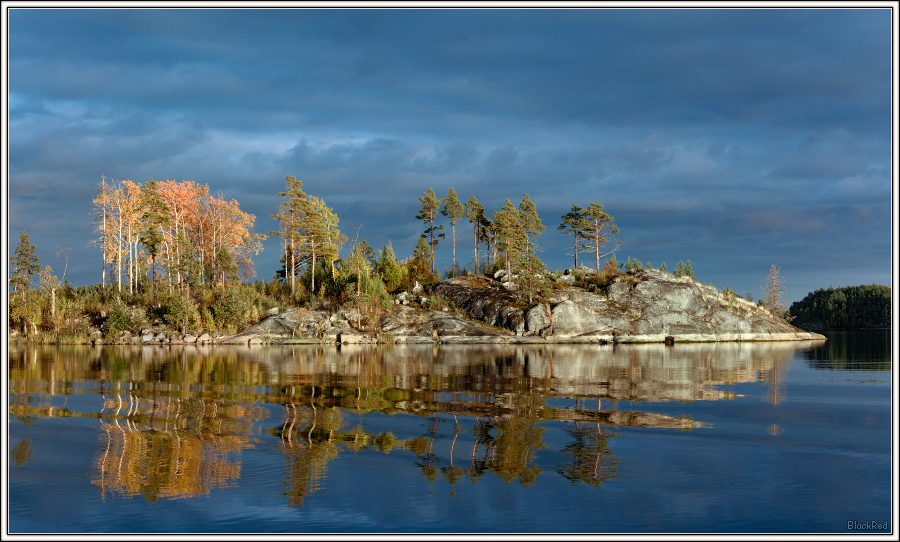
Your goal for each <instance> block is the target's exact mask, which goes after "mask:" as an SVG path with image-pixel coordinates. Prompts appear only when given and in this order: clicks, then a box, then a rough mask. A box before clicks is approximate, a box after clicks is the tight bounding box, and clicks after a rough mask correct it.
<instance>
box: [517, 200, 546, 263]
mask: <svg viewBox="0 0 900 542" xmlns="http://www.w3.org/2000/svg"><path fill="white" fill-rule="evenodd" d="M519 221H520V222H521V224H522V230H523V232H524V233H525V251H526V252H527V253H528V254H532V253H534V252H535V251H536V250H537V244H536V243H535V242H534V241H533V238H535V237H540V235H541V233H542V232H543V231H544V230H545V229H547V228H545V227H544V225H543V224H542V223H541V219H540V217H539V216H538V212H537V207H535V205H534V203H533V202H532V201H531V198H530V197H529V196H528V194H525V195H523V196H522V202H521V203H519Z"/></svg>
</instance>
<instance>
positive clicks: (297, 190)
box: [270, 175, 315, 296]
mask: <svg viewBox="0 0 900 542" xmlns="http://www.w3.org/2000/svg"><path fill="white" fill-rule="evenodd" d="M285 180H286V182H287V184H286V185H285V191H284V192H279V193H278V195H279V196H281V197H283V198H284V199H285V201H284V202H283V203H282V204H281V208H280V209H279V211H278V213H276V214H274V215H272V218H273V219H275V220H278V221H279V222H280V223H281V231H273V232H271V233H270V235H277V236H279V237H281V238H282V239H283V240H284V241H283V242H284V256H285V260H284V265H285V269H286V270H287V271H288V272H289V273H290V276H291V296H293V295H294V292H295V290H296V287H295V276H296V274H297V263H298V262H297V247H296V245H297V242H298V238H299V229H300V228H299V226H300V216H301V213H302V205H303V201H304V200H305V199H306V193H305V192H303V189H302V186H303V182H302V181H299V180H297V178H296V177H292V176H290V175H287V176H285ZM288 264H290V265H288ZM313 274H315V273H313ZM285 280H287V277H286V276H285Z"/></svg>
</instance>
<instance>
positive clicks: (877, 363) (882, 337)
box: [801, 330, 891, 371]
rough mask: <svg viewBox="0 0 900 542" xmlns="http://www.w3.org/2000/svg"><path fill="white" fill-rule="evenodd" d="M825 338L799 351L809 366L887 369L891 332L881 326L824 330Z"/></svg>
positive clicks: (872, 369) (856, 369)
mask: <svg viewBox="0 0 900 542" xmlns="http://www.w3.org/2000/svg"><path fill="white" fill-rule="evenodd" d="M825 335H826V336H827V337H828V340H827V341H825V342H822V343H818V344H817V346H816V347H815V348H810V349H809V350H806V351H804V352H803V353H802V354H801V355H802V356H803V357H804V358H805V359H806V360H807V362H808V363H809V366H810V367H812V368H813V369H827V370H838V371H890V370H891V334H890V333H885V332H884V331H881V330H860V331H828V332H825Z"/></svg>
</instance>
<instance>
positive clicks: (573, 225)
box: [556, 205, 590, 267]
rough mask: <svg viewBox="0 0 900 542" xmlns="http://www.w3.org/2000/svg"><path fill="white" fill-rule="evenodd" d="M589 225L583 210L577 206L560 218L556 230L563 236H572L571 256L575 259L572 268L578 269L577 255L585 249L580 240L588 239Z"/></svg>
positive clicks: (585, 246)
mask: <svg viewBox="0 0 900 542" xmlns="http://www.w3.org/2000/svg"><path fill="white" fill-rule="evenodd" d="M589 228H590V224H589V222H588V220H587V217H586V216H585V214H584V209H582V208H581V207H579V206H578V205H573V206H572V209H571V210H570V211H569V212H568V213H566V214H564V215H563V216H562V223H560V225H559V227H558V228H556V229H558V230H560V231H562V232H563V235H571V236H572V256H574V257H575V265H574V267H578V253H579V252H583V251H584V250H585V249H587V248H588V247H587V245H585V244H584V243H583V242H582V239H585V238H587V237H588V232H589Z"/></svg>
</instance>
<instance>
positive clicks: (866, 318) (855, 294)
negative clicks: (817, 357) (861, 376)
mask: <svg viewBox="0 0 900 542" xmlns="http://www.w3.org/2000/svg"><path fill="white" fill-rule="evenodd" d="M790 314H791V316H793V317H794V320H793V321H792V323H793V324H794V325H795V326H797V327H799V328H801V329H808V330H826V329H834V330H844V329H889V328H890V327H891V287H890V286H882V285H880V284H871V285H862V286H846V287H843V288H832V287H829V288H828V289H827V290H824V289H820V290H816V291H814V292H811V293H809V294H808V295H807V296H806V297H804V298H803V299H802V300H801V301H796V302H794V303H793V304H792V305H791V308H790Z"/></svg>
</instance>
